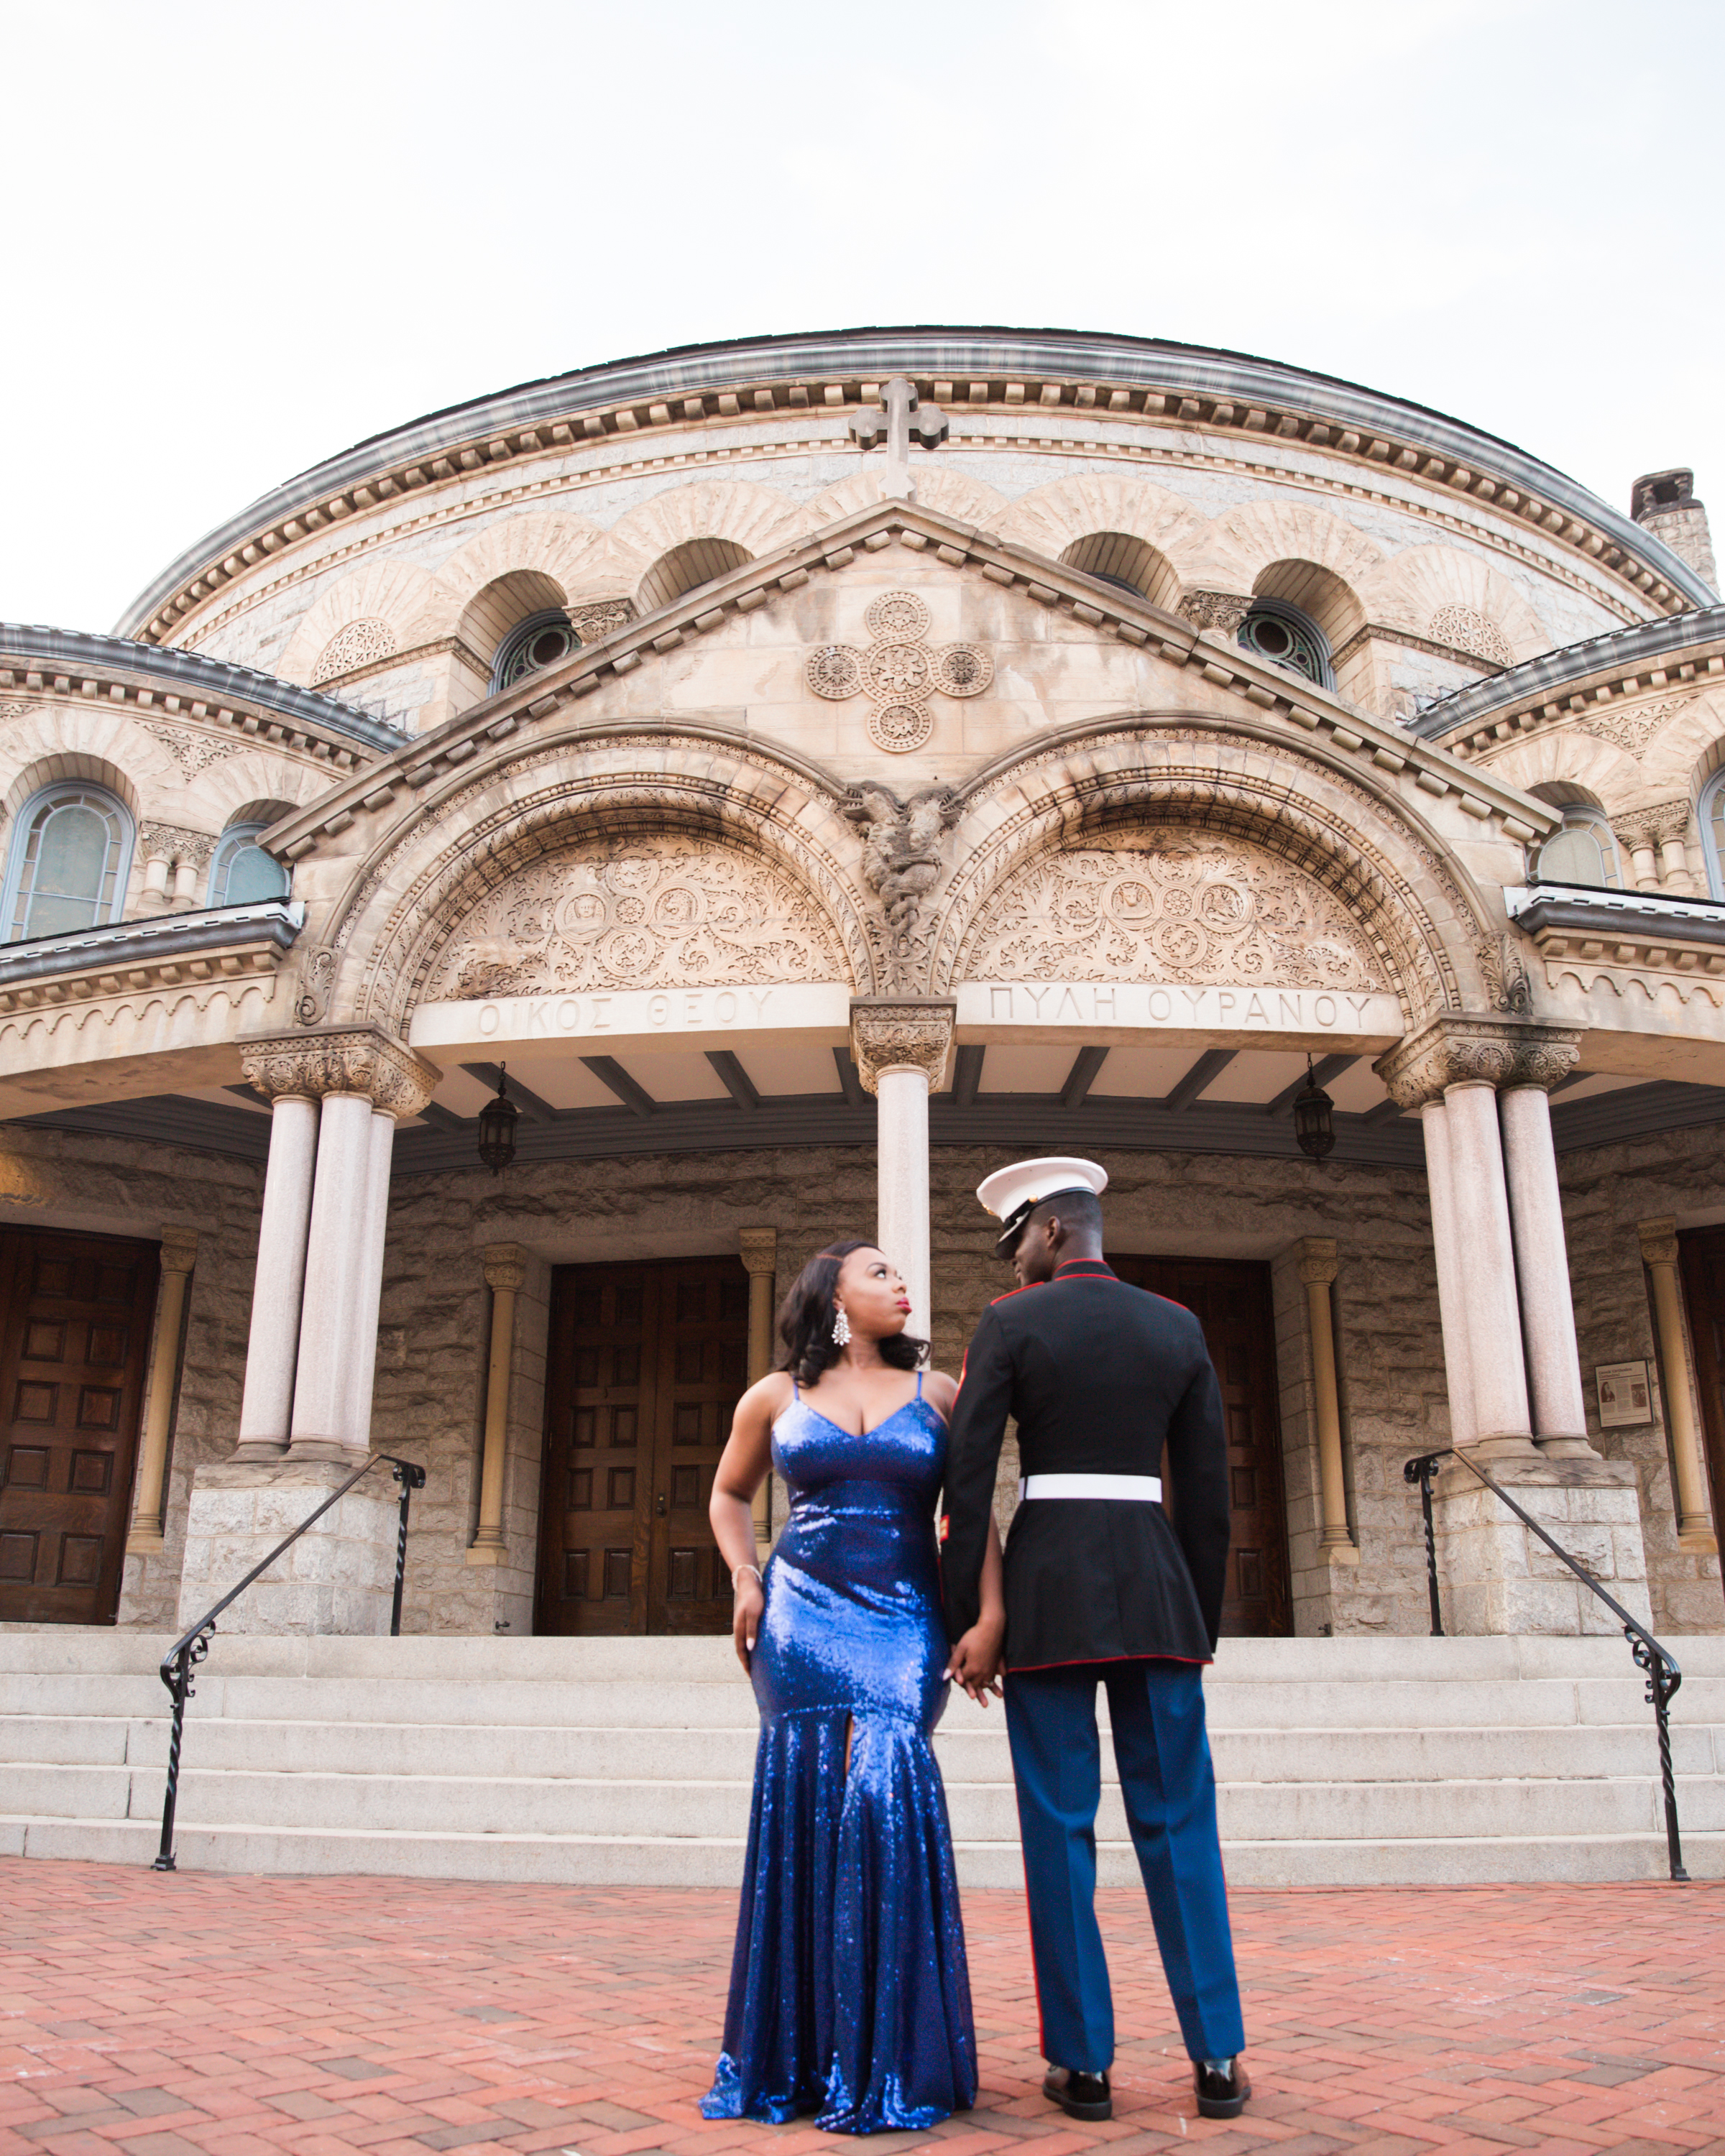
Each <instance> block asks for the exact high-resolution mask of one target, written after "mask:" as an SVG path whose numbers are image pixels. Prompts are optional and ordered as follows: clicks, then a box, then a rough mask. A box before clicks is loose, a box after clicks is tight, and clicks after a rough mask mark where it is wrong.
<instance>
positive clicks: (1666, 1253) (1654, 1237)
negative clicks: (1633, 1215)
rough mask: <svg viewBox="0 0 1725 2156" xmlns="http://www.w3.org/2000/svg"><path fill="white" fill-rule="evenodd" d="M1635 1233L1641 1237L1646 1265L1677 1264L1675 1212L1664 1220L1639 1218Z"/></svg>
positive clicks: (1642, 1255)
mask: <svg viewBox="0 0 1725 2156" xmlns="http://www.w3.org/2000/svg"><path fill="white" fill-rule="evenodd" d="M1635 1233H1636V1234H1637V1235H1639V1236H1640V1239H1641V1259H1642V1262H1643V1263H1644V1264H1645V1265H1676V1262H1677V1221H1676V1214H1670V1215H1668V1216H1667V1217H1666V1219H1662V1220H1638V1221H1637V1222H1636V1223H1635Z"/></svg>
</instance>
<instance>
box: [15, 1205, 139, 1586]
mask: <svg viewBox="0 0 1725 2156" xmlns="http://www.w3.org/2000/svg"><path fill="white" fill-rule="evenodd" d="M158 1270H159V1268H158V1264H157V1251H156V1248H155V1245H153V1244H149V1243H131V1242H122V1241H121V1240H119V1239H118V1238H116V1237H110V1236H105V1235H54V1234H51V1233H48V1232H45V1231H43V1230H40V1229H8V1230H6V1231H4V1232H3V1233H0V1292H3V1294H4V1298H5V1308H4V1312H3V1314H0V1618H5V1619H7V1620H11V1621H13V1622H18V1621H23V1622H29V1623H36V1624H40V1623H43V1622H48V1623H61V1624H68V1625H104V1624H111V1623H112V1622H113V1620H114V1616H115V1613H116V1609H117V1606H118V1603H119V1598H120V1578H121V1566H122V1563H123V1561H124V1557H125V1545H126V1515H127V1512H128V1510H129V1507H130V1503H131V1478H132V1470H133V1466H134V1464H135V1462H136V1454H137V1440H138V1424H139V1419H140V1417H141V1413H142V1409H143V1388H144V1368H145V1362H146V1355H147V1350H148V1346H149V1336H150V1324H151V1317H152V1315H153V1313H154V1311H155V1306H156V1291H157V1277H158Z"/></svg>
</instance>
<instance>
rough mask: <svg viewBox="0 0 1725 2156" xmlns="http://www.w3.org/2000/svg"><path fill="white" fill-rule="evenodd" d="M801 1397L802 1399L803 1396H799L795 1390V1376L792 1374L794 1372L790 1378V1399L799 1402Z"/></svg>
mask: <svg viewBox="0 0 1725 2156" xmlns="http://www.w3.org/2000/svg"><path fill="white" fill-rule="evenodd" d="M802 1397H803V1395H802V1394H801V1393H799V1392H798V1390H797V1379H796V1375H795V1373H794V1372H793V1373H792V1377H791V1398H792V1399H793V1400H800V1399H802Z"/></svg>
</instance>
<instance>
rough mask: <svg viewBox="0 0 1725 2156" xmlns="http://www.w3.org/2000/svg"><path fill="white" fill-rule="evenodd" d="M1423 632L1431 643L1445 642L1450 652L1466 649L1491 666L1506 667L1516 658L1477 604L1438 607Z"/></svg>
mask: <svg viewBox="0 0 1725 2156" xmlns="http://www.w3.org/2000/svg"><path fill="white" fill-rule="evenodd" d="M1425 633H1426V634H1427V635H1428V636H1429V637H1430V639H1431V640H1432V642H1433V643H1434V644H1448V645H1449V647H1450V649H1451V650H1452V651H1465V652H1466V653H1468V654H1469V655H1470V656H1471V657H1472V658H1475V659H1483V660H1485V661H1486V664H1487V665H1491V666H1508V665H1512V664H1513V663H1514V660H1515V654H1514V653H1513V652H1512V650H1511V649H1510V648H1509V642H1508V639H1507V638H1506V636H1505V635H1504V634H1503V631H1502V629H1499V627H1498V626H1497V623H1496V622H1495V621H1492V620H1491V619H1489V617H1488V616H1486V615H1485V614H1482V613H1481V612H1480V610H1479V608H1477V607H1471V606H1460V605H1456V606H1440V608H1438V609H1437V611H1436V613H1434V614H1433V616H1432V618H1431V619H1430V622H1429V623H1428V624H1426V630H1425Z"/></svg>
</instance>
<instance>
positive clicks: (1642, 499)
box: [1630, 470, 1719, 591]
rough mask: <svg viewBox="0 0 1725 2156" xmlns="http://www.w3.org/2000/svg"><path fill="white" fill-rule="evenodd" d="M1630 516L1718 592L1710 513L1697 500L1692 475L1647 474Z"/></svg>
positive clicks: (1639, 484)
mask: <svg viewBox="0 0 1725 2156" xmlns="http://www.w3.org/2000/svg"><path fill="white" fill-rule="evenodd" d="M1630 516H1633V517H1634V518H1635V521H1636V523H1637V524H1645V526H1646V527H1647V529H1648V530H1649V531H1651V533H1652V534H1653V536H1654V537H1655V538H1656V539H1663V540H1664V542H1665V543H1666V546H1667V547H1670V548H1671V552H1672V553H1674V554H1676V555H1677V556H1678V557H1680V558H1681V560H1683V561H1685V562H1687V563H1688V564H1689V566H1690V567H1691V568H1692V569H1693V570H1694V571H1695V572H1696V574H1697V576H1699V577H1706V578H1707V582H1708V583H1710V584H1711V585H1712V588H1713V589H1714V590H1715V591H1717V590H1718V588H1719V572H1718V570H1717V567H1715V565H1714V562H1713V541H1712V533H1711V532H1710V531H1708V530H1707V511H1706V510H1705V509H1704V508H1703V507H1702V505H1701V503H1700V502H1698V501H1697V500H1696V498H1695V474H1694V473H1693V472H1692V471H1681V470H1679V471H1660V472H1645V473H1644V474H1643V475H1642V476H1641V477H1640V479H1638V480H1636V481H1635V487H1634V490H1633V491H1632V492H1631V494H1630Z"/></svg>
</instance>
